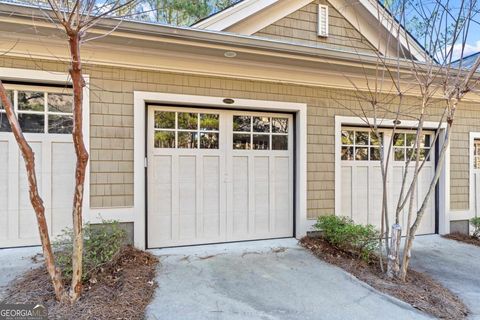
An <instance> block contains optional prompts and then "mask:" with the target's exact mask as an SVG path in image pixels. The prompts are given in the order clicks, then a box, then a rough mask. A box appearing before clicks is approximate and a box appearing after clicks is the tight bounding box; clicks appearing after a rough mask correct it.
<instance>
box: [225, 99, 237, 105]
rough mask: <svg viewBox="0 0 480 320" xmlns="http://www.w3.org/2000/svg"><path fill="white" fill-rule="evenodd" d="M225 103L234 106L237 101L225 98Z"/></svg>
mask: <svg viewBox="0 0 480 320" xmlns="http://www.w3.org/2000/svg"><path fill="white" fill-rule="evenodd" d="M223 103H226V104H234V103H235V100H233V99H232V98H225V99H223Z"/></svg>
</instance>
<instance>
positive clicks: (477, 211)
mask: <svg viewBox="0 0 480 320" xmlns="http://www.w3.org/2000/svg"><path fill="white" fill-rule="evenodd" d="M478 139H480V132H470V139H469V144H470V146H469V148H470V156H469V162H470V164H469V168H470V174H469V183H468V184H469V189H470V192H469V193H470V194H469V204H470V207H469V210H468V211H467V212H464V213H463V215H464V216H465V217H463V218H465V220H467V219H471V218H473V217H478V216H480V201H479V202H476V201H475V200H476V199H475V198H476V194H477V193H478V192H480V190H475V174H476V173H477V174H478V177H477V179H480V169H475V166H474V165H473V161H474V156H475V148H474V141H475V140H478ZM478 200H480V199H478Z"/></svg>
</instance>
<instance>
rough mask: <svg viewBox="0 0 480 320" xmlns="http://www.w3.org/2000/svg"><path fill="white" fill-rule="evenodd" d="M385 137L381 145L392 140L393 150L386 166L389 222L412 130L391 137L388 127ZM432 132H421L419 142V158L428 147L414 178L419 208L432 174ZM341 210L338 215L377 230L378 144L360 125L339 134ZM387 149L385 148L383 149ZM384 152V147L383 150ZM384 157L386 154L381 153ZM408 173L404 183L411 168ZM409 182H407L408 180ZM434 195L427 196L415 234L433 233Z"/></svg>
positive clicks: (404, 220)
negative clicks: (418, 174)
mask: <svg viewBox="0 0 480 320" xmlns="http://www.w3.org/2000/svg"><path fill="white" fill-rule="evenodd" d="M381 135H382V139H385V145H389V141H391V140H390V139H393V146H394V147H393V150H392V155H391V156H390V159H391V160H393V161H390V163H391V166H390V168H388V170H389V171H388V177H389V179H388V184H389V186H388V190H390V191H391V193H390V194H388V201H389V216H390V221H389V222H391V223H390V224H392V223H393V221H394V212H395V207H396V205H397V202H398V198H399V197H400V188H401V181H402V179H403V175H404V173H405V161H406V159H407V158H406V157H409V156H411V154H412V152H413V144H414V141H415V133H414V132H413V131H398V130H397V132H396V133H395V135H394V136H393V137H392V135H391V130H385V131H383V132H382V133H381ZM433 137H434V133H433V132H425V134H424V136H423V138H422V143H421V147H422V150H421V154H422V156H421V157H422V158H421V159H422V160H423V159H424V156H425V155H426V154H427V153H428V151H429V150H430V149H432V151H431V153H430V157H429V159H428V161H427V162H426V163H425V165H424V168H423V169H422V171H421V173H420V176H419V179H418V181H417V186H416V187H417V194H418V197H417V200H416V204H415V206H414V208H415V209H417V208H419V207H420V205H421V201H422V200H423V198H424V196H425V194H426V192H427V190H428V186H429V184H430V182H431V180H432V178H433V176H434V173H435V172H434V170H435V159H434V155H435V152H434V150H433V148H434V146H433V145H432V141H433ZM341 139H342V141H341V143H342V147H341V170H342V171H341V177H342V179H341V180H342V189H341V199H342V201H341V212H340V215H342V216H348V217H351V218H352V219H353V220H354V221H355V222H356V223H361V224H373V225H374V226H376V227H378V228H379V229H380V226H381V210H382V196H383V195H382V174H381V169H380V161H379V160H380V152H381V149H380V144H379V141H378V139H377V138H376V137H375V135H374V134H373V133H371V132H369V130H368V129H364V128H348V127H344V128H342V135H341ZM385 149H388V148H385ZM385 152H388V150H385ZM385 157H386V155H385ZM410 166H411V167H412V168H411V169H410V170H409V171H408V172H409V173H408V176H407V185H409V183H410V182H411V181H412V180H411V179H412V174H411V172H412V171H413V167H414V166H415V162H412V163H411V164H410ZM409 181H410V182H409ZM434 198H435V197H431V199H430V201H429V204H428V207H427V209H426V212H425V215H424V217H423V220H422V223H421V225H420V227H419V229H418V232H417V233H418V234H430V233H435V199H434ZM407 209H408V205H407V206H406V208H405V209H404V214H403V215H402V221H401V222H402V227H403V230H404V231H405V228H404V226H406V224H407V217H406V216H407V213H406V212H407Z"/></svg>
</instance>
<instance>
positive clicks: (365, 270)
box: [300, 237, 469, 320]
mask: <svg viewBox="0 0 480 320" xmlns="http://www.w3.org/2000/svg"><path fill="white" fill-rule="evenodd" d="M300 244H301V245H302V246H303V247H304V248H306V249H308V250H310V251H311V252H312V253H313V254H314V255H316V256H317V257H319V258H320V259H322V260H324V261H326V262H328V263H330V264H333V265H336V266H338V267H340V268H342V269H344V270H345V271H347V272H348V273H350V274H352V275H353V276H355V277H356V278H358V279H360V280H361V281H363V282H365V283H367V284H368V285H370V286H372V287H374V288H375V289H377V290H378V291H381V292H383V293H386V294H388V295H391V296H394V297H396V298H397V299H400V300H402V301H405V302H406V303H408V304H410V305H412V306H413V307H414V308H416V309H418V310H421V311H423V312H425V313H428V314H431V315H432V316H434V317H436V318H440V319H452V320H453V319H455V320H457V319H465V318H466V317H467V315H468V312H469V311H468V308H467V307H466V306H465V305H464V304H463V302H462V301H461V300H460V299H459V298H458V297H457V296H456V295H454V294H453V293H452V292H451V291H450V290H448V289H446V288H444V287H443V286H441V285H440V284H439V283H437V282H435V281H434V280H433V279H431V278H430V277H428V276H427V275H425V274H423V273H420V272H416V271H415V270H412V269H410V271H409V273H408V277H407V281H406V282H405V283H403V282H400V281H392V280H390V279H387V278H386V277H385V275H384V274H383V273H382V272H381V270H380V265H379V263H378V260H376V259H372V260H371V262H370V263H367V262H365V261H364V260H361V259H359V258H358V257H357V256H356V255H354V254H352V253H350V252H347V251H344V250H341V249H339V248H336V247H334V246H332V245H331V244H329V243H328V242H326V241H325V240H323V239H322V238H320V237H305V238H303V239H301V240H300Z"/></svg>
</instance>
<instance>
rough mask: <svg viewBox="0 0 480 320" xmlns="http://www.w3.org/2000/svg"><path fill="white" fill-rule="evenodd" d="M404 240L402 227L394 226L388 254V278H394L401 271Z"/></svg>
mask: <svg viewBox="0 0 480 320" xmlns="http://www.w3.org/2000/svg"><path fill="white" fill-rule="evenodd" d="M401 239H402V227H401V226H400V225H399V224H394V225H393V226H392V237H391V238H390V241H391V242H390V251H389V252H388V265H387V276H388V277H389V278H394V277H395V276H396V275H398V272H399V271H400V261H399V260H400V241H401Z"/></svg>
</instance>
